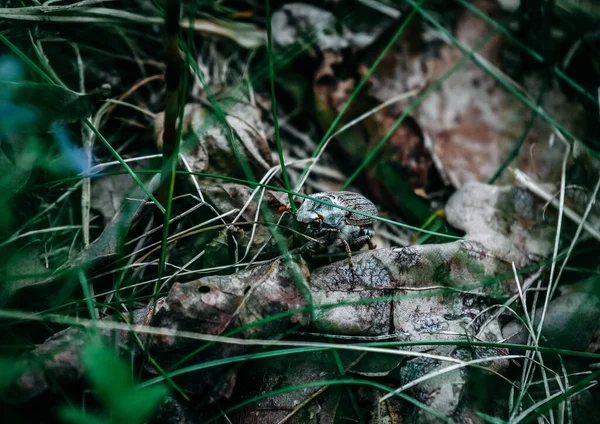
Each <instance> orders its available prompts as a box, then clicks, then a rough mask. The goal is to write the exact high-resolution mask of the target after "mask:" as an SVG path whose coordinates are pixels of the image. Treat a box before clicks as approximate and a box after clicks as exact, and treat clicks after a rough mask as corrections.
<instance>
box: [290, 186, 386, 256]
mask: <svg viewBox="0 0 600 424" xmlns="http://www.w3.org/2000/svg"><path fill="white" fill-rule="evenodd" d="M312 198H314V199H318V200H322V201H325V202H329V203H332V204H333V205H339V206H343V207H345V208H348V209H354V210H356V211H359V212H364V213H367V214H369V215H374V216H377V215H378V213H379V212H378V210H377V207H376V206H375V205H374V204H373V203H372V202H371V201H370V200H368V199H367V198H366V197H365V196H363V195H362V194H358V193H354V192H351V191H324V192H321V193H315V194H313V195H312ZM333 205H327V204H323V203H320V202H315V201H314V200H311V199H306V200H305V201H304V203H302V205H301V206H300V208H298V213H297V214H296V220H297V221H298V222H300V223H302V224H308V228H309V233H310V235H312V236H314V237H315V238H317V240H316V242H309V243H307V245H305V246H304V247H302V248H301V249H302V251H307V250H315V249H316V248H323V247H326V246H328V245H332V244H333V245H334V246H341V245H344V247H345V248H346V254H347V256H348V262H349V264H350V267H352V260H351V254H350V252H351V250H352V248H355V249H357V248H360V247H362V246H364V245H365V244H368V245H369V249H374V248H375V245H373V243H371V237H372V236H373V234H374V233H375V232H374V231H373V223H374V221H375V220H374V219H373V218H371V217H368V216H364V215H360V214H357V213H355V212H350V211H346V210H344V209H340V208H336V207H335V206H333Z"/></svg>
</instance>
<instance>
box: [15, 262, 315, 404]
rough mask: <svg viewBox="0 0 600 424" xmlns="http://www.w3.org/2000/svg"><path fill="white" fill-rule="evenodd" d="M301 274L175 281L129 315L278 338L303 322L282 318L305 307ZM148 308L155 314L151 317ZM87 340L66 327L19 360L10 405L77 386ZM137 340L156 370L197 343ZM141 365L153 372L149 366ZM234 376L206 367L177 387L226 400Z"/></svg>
mask: <svg viewBox="0 0 600 424" xmlns="http://www.w3.org/2000/svg"><path fill="white" fill-rule="evenodd" d="M307 277H308V270H307V269H306V266H305V265H304V264H296V263H293V262H292V263H283V262H282V261H279V260H278V261H275V262H274V263H272V264H268V265H263V266H258V267H255V268H252V269H250V270H247V271H242V272H239V273H237V274H235V275H232V276H224V277H222V276H214V277H205V278H201V279H200V280H197V281H193V282H190V283H183V284H179V283H176V284H174V285H173V287H172V288H171V290H170V292H169V295H168V296H167V297H166V298H161V299H159V300H158V302H157V304H156V309H154V305H153V303H152V302H151V303H150V304H149V305H148V307H147V308H145V309H140V310H137V311H135V313H134V324H143V325H152V326H153V327H160V328H166V329H170V330H175V331H188V332H194V333H198V334H209V335H227V334H228V333H230V332H233V331H235V330H238V329H240V328H241V327H244V326H248V328H245V329H244V330H243V331H240V332H236V333H235V336H236V337H241V338H247V339H251V338H261V339H268V338H271V339H277V338H278V337H280V336H281V335H283V333H284V332H285V331H286V330H287V329H288V328H289V327H290V326H292V325H305V324H307V323H308V315H307V313H305V312H304V313H303V312H298V313H295V314H291V315H290V314H285V313H286V312H289V311H296V310H302V309H303V308H305V307H306V305H307V301H306V298H305V296H306V293H307V291H308V287H307V286H306V285H305V281H306V279H307ZM298 279H299V280H298ZM298 284H300V285H298ZM152 311H155V312H156V313H155V316H154V319H152ZM277 313H281V314H282V317H281V319H278V320H272V321H268V322H265V323H264V324H257V325H252V324H255V323H257V322H258V321H260V320H262V319H265V318H268V317H272V316H273V315H275V314H277ZM103 334H104V335H105V336H107V340H108V339H109V337H108V336H110V334H111V331H110V330H106V331H103ZM117 334H118V337H119V341H120V342H121V343H122V344H123V345H124V344H125V343H126V341H127V340H128V338H129V336H130V335H129V334H128V332H126V331H120V332H118V333H117ZM90 337H91V335H90V333H85V332H84V331H82V330H79V329H75V328H72V329H67V330H65V331H62V332H60V333H57V334H56V335H54V336H53V337H51V338H50V339H48V340H47V341H46V342H45V343H44V344H42V345H41V346H39V347H37V348H36V349H35V350H33V351H32V352H31V353H29V354H27V355H26V356H24V357H23V358H22V361H24V362H26V363H27V367H25V369H26V372H25V373H24V374H23V375H22V376H21V378H20V379H19V380H18V381H17V382H16V383H15V385H14V387H12V388H11V389H10V392H11V393H13V400H14V401H15V402H19V403H23V402H27V401H28V400H31V399H33V398H34V397H36V396H37V395H39V394H41V393H42V392H44V391H46V390H49V389H50V387H51V384H50V382H51V381H54V380H59V381H61V382H62V387H63V388H64V387H66V385H73V384H76V383H78V382H79V383H80V380H81V378H82V375H83V372H82V365H81V350H82V348H83V347H85V345H86V344H87V342H88V341H89V339H90ZM139 337H140V339H141V340H142V341H143V342H144V343H145V344H146V347H147V349H148V350H149V352H151V354H152V356H153V358H155V359H156V361H157V362H158V363H160V364H161V366H163V367H168V366H169V365H172V364H174V363H176V362H178V361H179V360H181V359H182V358H183V357H185V356H187V355H188V354H190V353H192V352H194V351H195V350H196V349H198V348H199V347H201V346H202V345H203V343H202V342H198V341H197V340H192V339H189V338H185V337H177V336H170V335H160V336H158V335H148V334H146V333H140V334H139ZM205 347H206V346H205ZM245 351H246V348H245V347H244V346H243V345H240V344H221V343H216V344H213V345H211V346H208V347H207V348H206V349H204V350H202V351H200V352H198V353H196V354H195V355H192V357H191V360H192V361H194V362H196V361H210V360H214V359H221V358H227V357H230V356H234V355H239V354H243V353H244V352H245ZM139 353H140V352H139V351H137V354H139ZM147 368H148V370H149V371H151V372H153V373H157V371H156V370H155V369H154V368H153V367H151V366H150V365H148V366H147ZM235 379H236V376H235V373H231V372H229V371H228V370H227V368H226V367H224V366H222V367H211V368H209V369H206V370H203V371H202V372H201V373H193V374H185V375H182V376H180V377H179V378H177V382H178V384H180V385H181V387H183V388H184V389H185V390H187V391H189V392H192V393H200V392H204V391H207V390H209V389H211V388H213V387H216V389H215V390H213V391H211V392H209V393H208V397H209V398H212V399H217V398H220V397H229V396H230V394H231V391H232V390H233V387H234V385H235ZM52 390H54V389H52Z"/></svg>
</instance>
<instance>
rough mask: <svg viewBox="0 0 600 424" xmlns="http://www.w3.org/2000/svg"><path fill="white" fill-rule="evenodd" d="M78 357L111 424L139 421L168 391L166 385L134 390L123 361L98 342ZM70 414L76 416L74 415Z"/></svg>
mask: <svg viewBox="0 0 600 424" xmlns="http://www.w3.org/2000/svg"><path fill="white" fill-rule="evenodd" d="M82 360H83V363H84V365H85V368H86V371H87V375H88V377H89V379H90V381H91V383H92V386H93V388H94V390H95V391H96V393H97V394H98V397H99V398H100V399H101V400H102V402H103V404H104V405H105V406H106V408H107V409H108V411H109V415H110V417H111V421H110V422H111V423H113V424H137V423H140V424H141V423H143V422H144V421H146V420H147V419H148V417H149V416H150V414H151V413H152V411H153V410H154V409H155V408H156V407H157V406H158V404H159V403H160V401H161V400H162V399H163V398H164V397H165V396H166V395H167V393H168V389H167V387H166V386H152V387H148V388H145V389H141V390H139V389H136V388H135V387H134V385H133V381H132V379H131V372H130V370H129V368H128V367H127V365H126V364H125V362H123V361H122V360H121V359H120V358H119V357H118V356H117V355H116V353H115V352H114V351H112V350H111V349H109V348H107V347H105V346H104V345H102V344H100V343H97V344H92V345H90V346H89V347H87V348H86V349H85V350H84V351H83V355H82ZM72 416H73V417H77V415H76V414H74V415H72ZM80 416H83V415H80ZM73 422H75V421H73ZM77 422H79V421H77Z"/></svg>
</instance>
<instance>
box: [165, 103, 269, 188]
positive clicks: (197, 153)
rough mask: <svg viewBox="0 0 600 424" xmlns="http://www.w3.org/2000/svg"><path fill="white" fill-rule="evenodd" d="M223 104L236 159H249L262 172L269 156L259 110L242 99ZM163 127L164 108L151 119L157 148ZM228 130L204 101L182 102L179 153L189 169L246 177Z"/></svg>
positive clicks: (265, 168) (265, 167)
mask: <svg viewBox="0 0 600 424" xmlns="http://www.w3.org/2000/svg"><path fill="white" fill-rule="evenodd" d="M222 107H223V106H222ZM224 108H225V110H226V111H227V123H228V125H229V126H230V128H231V130H232V134H233V136H234V142H235V143H237V145H236V148H237V149H239V150H240V152H241V154H242V157H241V158H239V160H243V161H246V162H248V163H249V164H250V165H251V166H252V167H253V169H255V170H256V171H260V173H259V175H261V176H262V173H264V171H266V170H268V169H269V168H270V167H271V166H272V157H271V150H270V149H269V145H268V143H267V138H266V133H265V128H264V123H263V122H262V120H261V115H260V110H259V109H258V108H256V107H254V106H253V105H251V104H249V103H246V102H242V101H238V102H234V103H232V104H231V105H229V104H228V103H227V104H225V107H224ZM163 130H164V112H161V113H159V114H157V115H156V119H155V121H154V136H155V140H156V143H157V145H158V147H159V148H162V134H163ZM228 133H229V130H228V129H226V128H224V127H223V125H222V124H221V123H219V122H218V120H217V118H216V117H215V115H214V114H212V113H211V112H210V111H209V109H207V108H206V107H204V106H203V105H201V104H199V103H188V104H186V105H185V110H184V116H183V133H182V146H181V152H180V155H182V156H183V157H184V158H185V161H186V162H187V163H188V165H189V166H190V169H191V171H192V172H207V173H212V174H218V175H229V176H234V177H242V178H243V177H245V175H244V174H243V173H242V172H241V167H240V166H239V165H236V163H238V158H237V157H236V154H235V151H234V149H233V148H232V145H231V140H230V139H229V137H228Z"/></svg>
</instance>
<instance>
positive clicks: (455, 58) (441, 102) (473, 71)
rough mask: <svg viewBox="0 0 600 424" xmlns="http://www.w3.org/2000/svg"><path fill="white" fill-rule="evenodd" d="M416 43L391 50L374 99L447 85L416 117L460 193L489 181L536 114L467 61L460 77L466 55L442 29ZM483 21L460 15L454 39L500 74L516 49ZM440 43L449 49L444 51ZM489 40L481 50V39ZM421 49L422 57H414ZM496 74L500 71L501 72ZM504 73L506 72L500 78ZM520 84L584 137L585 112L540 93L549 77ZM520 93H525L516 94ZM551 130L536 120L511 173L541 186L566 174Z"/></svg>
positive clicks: (553, 86)
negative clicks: (516, 170)
mask: <svg viewBox="0 0 600 424" xmlns="http://www.w3.org/2000/svg"><path fill="white" fill-rule="evenodd" d="M474 5H475V7H477V8H478V9H480V10H481V11H483V12H484V13H486V14H487V15H488V16H490V17H491V18H492V19H494V20H496V21H498V20H501V17H502V16H501V12H500V10H499V8H498V5H497V3H496V2H495V1H492V0H478V1H476V2H475V4H474ZM422 28H423V29H421V33H420V34H415V32H414V31H413V34H414V35H415V36H416V37H417V40H418V39H419V38H421V39H422V40H424V41H423V42H421V43H420V44H419V43H417V42H415V40H400V42H398V43H397V45H396V46H395V47H394V48H393V49H391V50H390V52H389V53H388V54H387V56H386V58H385V60H384V62H382V64H381V65H380V66H379V67H378V68H377V69H376V70H375V72H374V73H373V75H372V76H371V83H372V84H371V93H372V95H373V96H374V97H375V98H376V99H377V100H378V101H379V102H384V101H387V100H389V99H390V98H391V97H392V96H393V95H396V94H398V93H403V92H406V91H408V90H411V89H418V90H420V89H422V88H425V87H426V86H428V85H430V84H432V83H433V82H437V81H439V80H440V79H441V78H442V77H445V76H446V73H447V72H450V71H452V72H453V73H452V75H450V76H449V77H448V78H447V79H445V80H443V81H442V82H441V84H440V86H439V88H438V89H436V90H433V91H431V92H429V93H428V94H427V96H426V97H425V98H424V99H423V101H422V103H421V104H420V105H418V106H417V107H416V109H415V111H414V112H413V117H414V118H415V119H416V121H417V122H418V124H419V126H420V128H421V130H422V132H423V133H424V135H425V138H426V139H429V140H431V143H430V145H428V149H430V151H431V154H432V156H433V160H434V162H435V165H436V167H437V168H438V171H439V173H440V174H441V175H442V176H443V177H444V178H445V180H446V183H451V184H453V185H454V186H456V187H459V186H461V185H462V184H465V183H467V182H470V181H480V182H483V181H487V180H489V179H490V178H491V177H492V176H493V175H494V173H495V172H496V171H497V170H498V169H499V167H500V166H501V164H502V163H503V162H504V161H505V160H506V159H507V158H508V157H509V155H510V153H511V151H512V149H513V148H514V147H515V145H516V144H517V143H518V141H519V138H520V137H521V134H522V133H523V131H524V129H525V128H526V127H527V124H528V122H529V120H530V118H531V116H532V110H531V109H530V108H529V107H528V106H527V105H525V104H524V103H523V102H522V101H521V100H519V99H518V97H517V96H516V95H515V94H513V93H511V92H510V91H511V89H513V90H514V89H515V88H514V87H511V88H507V87H505V86H504V85H503V84H501V83H500V82H499V81H498V79H500V80H504V81H506V80H507V79H508V78H509V77H508V76H506V75H500V76H499V78H498V79H496V78H495V77H493V76H492V75H491V74H490V73H488V72H487V71H486V70H485V69H483V68H482V67H481V66H480V65H478V64H477V63H475V62H474V61H473V60H471V59H469V60H467V61H466V62H465V63H464V64H461V65H460V67H459V68H458V69H457V70H453V69H452V68H453V67H454V66H455V65H457V64H458V63H459V62H460V61H462V60H464V54H463V53H462V51H461V50H460V49H459V48H458V47H455V46H454V45H453V44H451V42H450V41H449V40H447V39H446V37H445V36H443V35H441V34H439V32H437V30H435V31H434V30H426V29H425V28H426V27H425V26H423V27H422ZM494 31H495V30H494V29H493V28H492V27H491V26H490V25H489V24H488V23H486V22H485V21H483V20H482V19H481V18H480V17H478V16H476V15H475V14H473V13H472V12H470V11H468V10H464V9H462V11H461V13H460V14H459V15H458V17H457V23H456V27H455V29H454V31H453V35H454V37H455V38H456V39H458V41H459V42H460V43H461V44H462V45H463V46H465V47H467V48H470V49H475V51H476V53H477V54H478V55H479V56H480V57H481V58H482V59H483V60H484V61H486V64H487V65H488V67H490V66H492V67H496V68H501V65H502V54H503V50H506V49H510V48H513V46H510V45H509V44H508V43H506V44H505V43H504V40H503V38H502V37H501V36H500V35H499V34H496V35H494ZM440 39H441V40H442V41H443V43H444V44H443V45H442V46H441V47H439V43H440ZM486 39H487V40H488V41H487V42H486V43H484V44H483V45H480V43H481V42H482V41H483V40H486ZM415 47H418V50H415ZM496 72H498V71H496ZM500 72H501V71H500ZM519 78H520V80H519V81H517V83H518V84H521V85H522V86H523V89H524V91H525V92H526V93H528V94H526V96H528V98H529V100H530V101H531V102H533V103H535V101H536V100H535V99H536V98H537V97H538V95H539V93H540V91H541V90H542V89H543V90H545V91H544V96H543V98H542V102H541V107H542V108H543V110H544V111H545V112H546V113H547V114H548V115H549V116H550V117H552V118H553V119H554V120H555V121H557V122H559V123H560V124H561V125H562V126H563V127H565V128H566V129H567V130H569V131H570V132H571V133H573V134H575V135H576V136H578V137H582V136H583V135H584V133H583V131H584V129H585V113H584V110H583V106H582V105H581V104H579V103H577V102H575V101H573V100H570V99H569V98H567V96H566V95H565V94H564V93H563V92H562V91H561V89H560V87H559V85H558V83H556V82H555V81H552V82H551V83H550V84H549V85H548V86H547V87H545V88H543V87H542V85H543V84H542V81H543V79H544V76H542V75H539V74H536V73H529V74H524V75H520V76H519ZM516 90H517V91H519V89H516ZM394 108H395V109H396V112H397V113H400V112H402V111H404V110H406V106H405V105H404V104H399V105H398V106H395V107H394ZM551 134H552V127H551V126H550V125H548V124H546V123H545V121H544V120H543V119H542V118H540V117H537V118H536V119H535V120H534V122H533V125H532V127H531V129H530V130H529V132H528V133H527V136H526V138H525V140H524V143H523V146H521V149H520V151H519V154H518V156H517V157H516V159H515V160H514V161H513V162H512V166H515V167H518V168H519V169H521V170H523V172H526V173H527V174H529V175H532V176H537V177H538V178H539V180H541V181H554V180H555V179H556V178H557V177H558V176H559V173H560V162H561V159H562V155H563V153H564V146H563V144H562V143H554V144H553V145H549V144H548V140H549V139H550V136H551ZM499 181H500V182H503V183H506V182H509V181H510V174H508V173H504V174H503V175H501V178H500V180H499Z"/></svg>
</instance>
